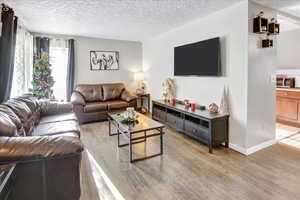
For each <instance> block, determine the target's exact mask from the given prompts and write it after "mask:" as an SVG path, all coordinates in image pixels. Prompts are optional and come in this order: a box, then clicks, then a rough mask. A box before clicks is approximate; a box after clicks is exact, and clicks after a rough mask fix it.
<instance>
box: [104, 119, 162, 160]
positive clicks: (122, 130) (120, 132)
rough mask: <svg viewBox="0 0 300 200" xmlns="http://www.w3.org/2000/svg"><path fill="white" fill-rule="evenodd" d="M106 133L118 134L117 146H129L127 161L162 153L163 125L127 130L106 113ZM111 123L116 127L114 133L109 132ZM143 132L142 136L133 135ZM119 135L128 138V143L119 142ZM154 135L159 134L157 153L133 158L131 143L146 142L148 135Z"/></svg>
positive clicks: (143, 158)
mask: <svg viewBox="0 0 300 200" xmlns="http://www.w3.org/2000/svg"><path fill="white" fill-rule="evenodd" d="M107 119H108V128H109V130H108V133H109V136H114V135H117V136H118V147H124V146H129V161H130V162H131V163H132V162H136V161H141V160H145V159H148V158H153V157H155V156H160V155H162V154H163V134H164V132H163V128H164V126H163V125H162V126H161V127H159V128H157V127H156V128H148V129H143V130H139V131H130V130H127V129H125V128H122V125H120V123H119V122H117V121H116V120H114V119H113V118H112V117H111V116H110V115H108V118H107ZM111 124H113V125H114V127H115V128H116V129H117V132H116V133H111V132H112V131H111ZM153 130H155V131H156V132H154V133H151V134H147V131H153ZM142 132H143V133H144V135H143V136H138V137H134V135H136V134H138V133H142ZM120 135H123V136H125V138H127V139H128V143H125V144H120ZM154 136H160V152H159V153H157V154H153V155H150V156H144V157H140V158H133V157H132V145H133V144H138V143H141V142H147V138H150V137H154Z"/></svg>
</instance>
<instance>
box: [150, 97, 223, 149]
mask: <svg viewBox="0 0 300 200" xmlns="http://www.w3.org/2000/svg"><path fill="white" fill-rule="evenodd" d="M152 118H153V119H155V120H158V121H160V122H163V123H165V124H166V125H168V126H170V127H171V128H174V129H175V130H177V131H179V132H182V133H184V134H186V135H188V136H190V137H192V138H194V139H196V140H198V141H200V142H202V143H204V144H206V145H208V148H209V152H210V153H212V150H213V147H214V146H218V145H221V144H222V143H225V147H228V120H229V115H227V114H220V113H216V114H212V113H210V112H209V111H207V110H199V109H196V111H195V112H192V111H191V109H185V107H184V105H182V104H179V103H176V105H175V106H172V105H171V104H169V103H166V102H165V101H163V100H157V101H152Z"/></svg>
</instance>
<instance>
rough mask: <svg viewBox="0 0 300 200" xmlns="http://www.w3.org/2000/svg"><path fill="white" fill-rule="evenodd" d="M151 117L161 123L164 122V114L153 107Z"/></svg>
mask: <svg viewBox="0 0 300 200" xmlns="http://www.w3.org/2000/svg"><path fill="white" fill-rule="evenodd" d="M152 115H153V118H154V119H156V120H159V121H162V122H164V121H165V120H166V112H165V111H163V110H161V109H159V108H156V107H153V113H152Z"/></svg>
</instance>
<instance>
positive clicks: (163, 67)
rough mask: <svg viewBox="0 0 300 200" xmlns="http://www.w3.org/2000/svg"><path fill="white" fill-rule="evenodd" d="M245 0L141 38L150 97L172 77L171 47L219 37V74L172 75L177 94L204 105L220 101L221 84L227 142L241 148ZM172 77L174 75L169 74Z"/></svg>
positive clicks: (158, 95)
mask: <svg viewBox="0 0 300 200" xmlns="http://www.w3.org/2000/svg"><path fill="white" fill-rule="evenodd" d="M247 20H248V1H243V2H241V3H238V4H236V5H233V6H232V7H230V8H226V9H224V10H221V11H218V12H216V13H213V14H211V15H209V16H207V17H204V18H201V19H198V20H195V21H193V22H191V23H188V24H186V25H183V26H181V27H178V28H176V29H173V30H172V31H169V32H166V33H164V34H162V35H160V36H158V37H155V38H153V39H151V40H147V41H144V42H143V68H144V71H145V72H146V75H147V76H146V79H147V81H148V89H149V91H150V93H151V95H152V98H153V99H158V98H161V93H162V89H161V88H162V87H161V83H162V82H163V80H164V79H166V78H167V77H173V66H174V53H173V51H174V47H176V46H179V45H183V44H188V43H193V42H197V41H201V40H206V39H209V38H213V37H221V48H222V50H221V51H222V54H223V55H222V64H223V69H224V71H225V75H224V76H223V77H175V80H176V84H177V87H178V88H177V98H179V99H184V98H188V99H191V100H192V101H194V102H196V103H199V104H204V105H206V106H208V105H209V104H210V103H212V102H216V103H218V104H219V103H220V101H221V95H222V91H223V88H224V86H226V87H228V88H229V93H230V94H229V98H230V106H231V117H230V131H229V132H230V143H231V144H233V145H236V146H239V147H242V148H245V139H246V122H247V113H246V111H247V109H246V108H247V66H248V64H247V62H248V57H247V56H248V46H247V44H248V24H247ZM173 78H174V77H173Z"/></svg>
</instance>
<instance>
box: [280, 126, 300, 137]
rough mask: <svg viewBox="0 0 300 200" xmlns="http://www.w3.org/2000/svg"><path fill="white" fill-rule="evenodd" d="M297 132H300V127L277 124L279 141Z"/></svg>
mask: <svg viewBox="0 0 300 200" xmlns="http://www.w3.org/2000/svg"><path fill="white" fill-rule="evenodd" d="M296 133H300V128H297V127H293V126H287V125H284V124H279V123H277V124H276V139H277V140H278V141H279V140H282V139H284V138H286V137H289V136H291V135H294V134H296Z"/></svg>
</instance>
